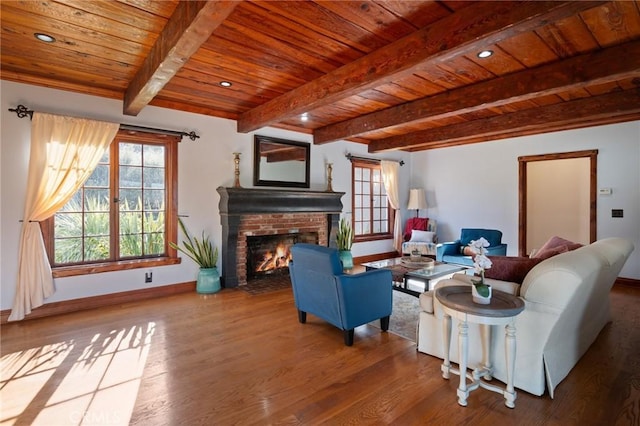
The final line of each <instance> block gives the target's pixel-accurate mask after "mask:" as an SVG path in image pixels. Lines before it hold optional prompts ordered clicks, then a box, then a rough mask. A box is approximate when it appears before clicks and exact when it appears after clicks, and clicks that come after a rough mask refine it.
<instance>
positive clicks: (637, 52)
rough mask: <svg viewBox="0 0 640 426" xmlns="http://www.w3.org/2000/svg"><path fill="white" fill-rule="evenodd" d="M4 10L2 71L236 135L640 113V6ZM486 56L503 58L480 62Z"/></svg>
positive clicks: (460, 130) (472, 125)
mask: <svg viewBox="0 0 640 426" xmlns="http://www.w3.org/2000/svg"><path fill="white" fill-rule="evenodd" d="M0 8H1V10H0V12H1V21H2V34H1V39H0V44H1V46H2V49H1V71H2V72H1V77H2V78H3V79H6V80H11V81H17V82H23V83H29V84H35V85H41V86H47V87H53V88H57V89H62V90H69V91H74V92H80V93H87V94H92V95H97V96H103V97H108V98H115V99H120V100H122V101H123V111H124V113H125V114H128V115H137V114H138V113H139V112H140V111H141V110H142V109H144V108H145V107H146V106H147V105H156V106H161V107H165V108H171V109H176V110H182V111H190V112H195V113H200V114H206V115H210V116H215V117H224V118H230V119H233V120H236V121H237V125H238V131H240V132H251V131H254V130H257V129H260V128H262V127H265V126H275V127H282V128H287V129H292V130H297V131H301V132H305V133H312V134H313V138H314V143H316V144H321V143H331V142H333V141H336V140H341V139H345V140H351V141H356V142H361V143H365V144H367V145H368V149H369V151H370V152H379V151H385V150H397V149H403V150H408V151H419V150H426V149H432V148H441V147H448V146H455V145H460V144H467V143H476V142H482V141H487V140H497V139H501V138H505V137H512V136H518V135H526V134H536V133H544V132H549V131H556V130H561V129H571V128H579V127H586V126H593V125H599V124H606V123H615V122H623V121H629V120H637V119H638V118H639V117H640V4H639V3H638V1H626V0H625V1H608V2H602V1H527V2H522V1H519V2H511V1H499V2H489V1H480V2H475V1H417V0H411V1H402V0H396V1H320V0H318V1H240V2H229V1H225V2H219V1H208V2H207V1H176V0H173V1H153V0H121V1H86V0H39V1H30V0H25V1H2V2H1V3H0ZM34 33H45V34H49V35H51V36H52V37H54V38H55V42H53V43H48V44H47V43H43V42H41V41H39V40H37V39H36V38H35V37H34ZM482 50H491V51H492V52H493V55H491V56H489V57H488V58H484V59H482V58H479V57H478V53H479V52H480V51H482ZM222 81H228V82H230V83H232V85H231V87H223V86H221V85H220V82H222ZM303 115H304V118H306V121H305V120H304V119H303Z"/></svg>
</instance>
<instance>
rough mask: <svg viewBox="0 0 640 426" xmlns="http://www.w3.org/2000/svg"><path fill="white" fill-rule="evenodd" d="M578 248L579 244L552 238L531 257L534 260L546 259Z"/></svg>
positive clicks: (555, 237) (556, 237)
mask: <svg viewBox="0 0 640 426" xmlns="http://www.w3.org/2000/svg"><path fill="white" fill-rule="evenodd" d="M580 247H582V244H580V243H574V242H573V241H569V240H565V239H564V238H561V237H558V236H554V237H551V238H549V240H548V241H547V242H546V243H544V244H543V245H542V247H540V250H538V251H537V252H536V254H534V255H533V256H531V257H532V258H535V259H548V258H550V257H552V256H555V255H557V254H560V253H564V252H566V251H571V250H575V249H577V248H580Z"/></svg>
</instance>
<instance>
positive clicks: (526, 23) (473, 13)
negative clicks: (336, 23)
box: [238, 1, 606, 133]
mask: <svg viewBox="0 0 640 426" xmlns="http://www.w3.org/2000/svg"><path fill="white" fill-rule="evenodd" d="M603 3H606V2H601V1H584V2H582V1H581V2H576V1H562V2H559V1H537V2H510V1H509V2H508V1H504V2H479V3H477V4H475V5H472V6H470V7H467V8H465V9H463V10H461V11H459V12H456V13H455V14H452V15H450V16H449V17H447V18H444V19H442V20H440V21H438V22H435V23H434V24H432V25H429V26H427V27H425V28H423V29H421V30H419V31H416V32H414V33H412V34H410V35H408V36H406V37H403V38H401V39H400V40H398V41H396V42H393V43H391V44H389V45H387V46H385V47H384V48H382V49H378V50H376V51H374V52H372V53H370V54H368V55H366V56H363V57H362V58H359V59H357V60H355V61H353V62H351V63H349V64H347V65H344V66H342V67H340V68H338V69H336V70H335V71H332V72H330V73H328V74H325V75H323V76H322V77H319V78H317V79H315V80H312V81H310V82H308V83H306V84H304V85H302V86H300V87H298V88H296V89H294V90H291V91H289V92H287V93H285V94H283V95H281V96H279V97H277V98H274V99H272V100H270V101H269V102H266V103H264V104H262V105H260V106H258V107H256V108H253V109H251V110H249V111H247V112H245V113H243V114H242V115H241V116H240V119H239V120H238V132H240V133H247V132H251V131H253V130H256V129H259V128H261V127H264V126H268V125H271V124H273V123H277V122H279V121H283V120H286V119H288V118H290V117H293V116H296V115H299V114H301V113H303V112H306V111H311V110H313V109H316V108H320V107H322V106H325V105H329V104H332V103H334V102H336V101H338V100H340V99H343V98H345V97H349V96H352V95H355V94H357V93H360V92H362V91H364V90H367V89H371V88H374V87H376V86H379V85H381V84H385V83H389V82H391V81H393V80H394V79H396V78H399V77H401V76H403V75H408V74H410V73H412V72H413V71H415V70H417V69H420V67H421V66H425V65H427V64H438V63H441V62H446V61H447V60H450V59H452V58H454V57H456V56H458V55H462V54H464V53H467V52H470V51H480V50H482V49H483V48H484V47H486V46H488V45H491V44H495V43H498V42H500V41H502V40H505V39H507V38H510V37H513V36H515V35H517V34H521V33H524V32H527V31H532V30H534V29H536V28H538V27H541V26H543V25H547V24H549V23H550V22H554V21H557V20H559V19H562V18H565V17H568V16H571V15H575V14H576V13H579V12H580V11H583V10H586V9H589V8H592V7H595V6H598V5H601V4H603Z"/></svg>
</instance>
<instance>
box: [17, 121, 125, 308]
mask: <svg viewBox="0 0 640 426" xmlns="http://www.w3.org/2000/svg"><path fill="white" fill-rule="evenodd" d="M118 128H119V124H118V123H106V122H100V121H93V120H87V119H83V118H75V117H63V116H58V115H51V114H44V113H38V112H34V114H33V119H32V121H31V154H30V158H29V174H28V176H27V194H26V200H25V208H24V216H23V222H22V233H21V236H20V252H19V258H18V262H19V264H18V283H17V286H16V294H15V298H14V300H13V308H12V309H11V315H10V316H9V321H17V320H21V319H23V318H24V316H25V315H28V314H29V313H30V312H31V309H33V308H37V307H38V306H41V305H42V304H43V303H44V299H46V298H47V297H49V296H51V295H52V294H53V293H54V291H55V290H54V287H53V277H52V276H51V265H50V264H49V259H48V258H47V252H46V250H45V246H44V240H43V238H42V232H41V231H40V224H39V222H40V221H43V220H45V219H47V218H49V217H51V216H52V215H53V214H55V213H56V212H57V211H58V210H59V209H60V208H61V207H62V206H64V205H65V204H66V202H67V201H69V199H70V198H71V197H72V196H73V194H74V193H75V192H76V191H77V190H78V188H80V187H81V186H82V184H83V183H84V182H85V181H86V180H87V179H88V178H89V176H90V175H91V173H92V172H93V170H94V169H95V167H96V165H97V164H98V161H100V158H101V157H102V155H103V154H104V152H105V150H106V149H107V148H108V147H109V144H110V143H111V141H112V140H113V138H114V137H115V136H116V133H117V132H118Z"/></svg>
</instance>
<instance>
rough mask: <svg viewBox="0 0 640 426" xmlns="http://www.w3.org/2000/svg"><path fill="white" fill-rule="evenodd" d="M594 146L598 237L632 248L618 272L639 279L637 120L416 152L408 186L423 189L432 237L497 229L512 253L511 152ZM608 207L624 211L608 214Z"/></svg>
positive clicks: (514, 168)
mask: <svg viewBox="0 0 640 426" xmlns="http://www.w3.org/2000/svg"><path fill="white" fill-rule="evenodd" d="M590 149H597V150H598V188H611V189H612V194H611V195H599V196H598V198H597V216H598V222H597V228H598V229H597V232H598V235H597V236H598V239H601V238H606V237H623V238H627V239H629V240H631V242H632V243H633V244H634V246H635V250H634V252H633V253H631V257H630V258H629V260H628V261H627V263H626V264H625V266H624V268H623V270H622V272H621V276H622V277H626V278H633V279H640V121H634V122H629V123H621V124H613V125H607V126H598V127H591V128H586V129H579V130H569V131H563V132H554V133H548V134H543V135H535V136H525V137H520V138H513V139H505V140H500V141H494V142H489V143H480V144H473V145H466V146H458V147H451V148H443V149H437V150H429V151H421V152H417V153H414V154H412V156H411V166H412V167H411V170H412V173H411V181H410V183H411V185H412V186H416V187H423V188H425V189H426V190H427V204H428V206H429V209H428V216H429V217H433V218H435V219H437V220H438V239H439V241H449V240H454V239H456V238H458V237H459V235H460V229H461V228H467V227H469V228H495V229H500V230H501V231H502V232H503V241H504V242H506V243H507V244H508V245H509V246H508V253H507V254H508V255H510V256H516V255H517V253H518V157H519V156H526V155H539V154H548V153H559V152H570V151H582V150H590ZM611 209H624V218H612V217H611Z"/></svg>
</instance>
